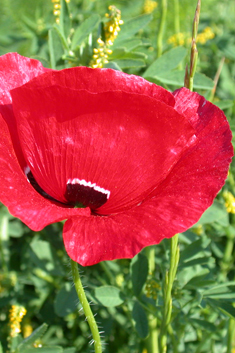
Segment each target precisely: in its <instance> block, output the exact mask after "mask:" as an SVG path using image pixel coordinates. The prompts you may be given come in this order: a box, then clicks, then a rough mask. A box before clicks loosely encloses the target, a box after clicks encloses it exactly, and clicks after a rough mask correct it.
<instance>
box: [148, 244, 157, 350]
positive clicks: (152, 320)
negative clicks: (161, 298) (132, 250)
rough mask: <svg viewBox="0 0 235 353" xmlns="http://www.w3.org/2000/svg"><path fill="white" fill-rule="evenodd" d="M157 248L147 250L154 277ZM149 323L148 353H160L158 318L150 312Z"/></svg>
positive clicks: (150, 269) (152, 247) (150, 268)
mask: <svg viewBox="0 0 235 353" xmlns="http://www.w3.org/2000/svg"><path fill="white" fill-rule="evenodd" d="M155 253H156V247H155V246H148V247H147V248H146V255H147V257H148V267H149V274H150V275H153V274H154V271H155ZM148 322H149V336H148V337H147V339H146V349H147V351H148V353H159V350H158V329H157V318H156V317H154V315H153V314H152V313H151V312H150V313H149V314H148Z"/></svg>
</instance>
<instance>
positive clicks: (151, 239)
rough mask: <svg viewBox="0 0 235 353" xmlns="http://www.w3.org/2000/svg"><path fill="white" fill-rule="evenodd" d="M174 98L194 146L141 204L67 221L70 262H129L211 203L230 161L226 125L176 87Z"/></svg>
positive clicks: (210, 107) (203, 102) (214, 111)
mask: <svg viewBox="0 0 235 353" xmlns="http://www.w3.org/2000/svg"><path fill="white" fill-rule="evenodd" d="M175 98H176V106H177V110H178V111H179V112H180V113H181V114H184V115H185V116H186V117H187V118H188V119H189V120H190V121H191V123H192V124H193V125H194V127H195V129H196V131H197V138H198V139H197V143H196V144H195V145H193V146H191V147H189V149H188V150H187V151H186V152H185V154H184V155H183V156H182V157H181V158H180V160H179V161H178V162H177V163H176V165H175V166H174V167H173V168H172V170H171V172H170V173H169V175H168V176H167V177H166V179H165V180H164V181H163V182H162V183H161V184H160V185H159V187H158V188H156V189H155V190H154V192H153V193H152V198H150V199H148V200H146V201H144V202H143V203H142V204H141V205H139V206H136V207H134V208H132V209H131V210H128V211H127V212H125V213H120V214H117V215H113V216H109V217H94V216H93V217H89V218H87V217H75V218H72V219H70V220H68V221H67V222H66V223H65V226H64V232H63V237H64V244H65V247H66V250H67V252H68V254H69V256H70V257H71V258H72V259H74V260H75V261H77V262H79V263H81V264H83V265H92V264H94V263H97V262H99V261H102V260H112V259H116V258H125V257H126V258H131V257H133V256H134V255H135V254H136V253H138V252H139V251H140V250H141V249H142V248H143V247H145V246H147V245H152V244H157V243H159V242H160V241H161V240H162V239H163V238H169V237H172V236H173V235H174V234H176V233H179V232H183V231H185V230H187V229H188V228H189V227H191V226H192V225H193V224H194V223H196V222H197V221H198V219H199V218H200V217H201V215H202V213H203V212H204V211H205V210H206V209H207V208H208V207H209V206H210V205H211V204H212V202H213V199H214V198H215V196H216V194H217V193H218V191H219V190H220V188H221V187H222V186H223V184H224V182H225V179H226V176H227V171H228V167H229V163H230V162H231V158H232V156H233V148H232V145H231V131H230V129H229V125H228V122H227V120H226V118H225V116H224V114H223V112H222V111H221V110H220V109H218V108H217V107H216V106H214V105H213V104H211V103H209V102H207V101H206V100H205V99H204V98H203V97H201V96H200V95H198V94H197V93H192V92H190V91H188V90H186V89H184V88H182V89H181V90H178V91H177V92H175ZM114 244H115V246H114Z"/></svg>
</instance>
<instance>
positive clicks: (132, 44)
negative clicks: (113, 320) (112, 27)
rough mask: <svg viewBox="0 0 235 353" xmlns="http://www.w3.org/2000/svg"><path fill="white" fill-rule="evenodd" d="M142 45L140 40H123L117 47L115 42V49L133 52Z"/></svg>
mask: <svg viewBox="0 0 235 353" xmlns="http://www.w3.org/2000/svg"><path fill="white" fill-rule="evenodd" d="M141 45H142V41H141V39H139V38H129V39H127V40H123V41H122V42H121V43H118V45H116V41H114V45H113V48H116V47H118V48H124V49H126V50H127V51H131V50H133V49H135V48H137V47H139V46H141Z"/></svg>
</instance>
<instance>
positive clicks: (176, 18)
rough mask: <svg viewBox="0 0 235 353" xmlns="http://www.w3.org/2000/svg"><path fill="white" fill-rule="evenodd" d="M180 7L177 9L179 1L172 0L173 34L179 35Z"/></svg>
mask: <svg viewBox="0 0 235 353" xmlns="http://www.w3.org/2000/svg"><path fill="white" fill-rule="evenodd" d="M179 9H180V7H179V0H174V26H175V33H176V34H178V33H180V10H179Z"/></svg>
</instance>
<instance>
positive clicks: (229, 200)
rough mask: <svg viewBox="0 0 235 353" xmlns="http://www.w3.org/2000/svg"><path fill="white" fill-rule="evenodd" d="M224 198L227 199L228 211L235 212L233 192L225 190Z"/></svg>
mask: <svg viewBox="0 0 235 353" xmlns="http://www.w3.org/2000/svg"><path fill="white" fill-rule="evenodd" d="M223 198H224V200H225V207H226V209H227V212H228V213H233V214H235V197H234V196H233V194H232V193H231V192H230V191H224V192H223Z"/></svg>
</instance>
